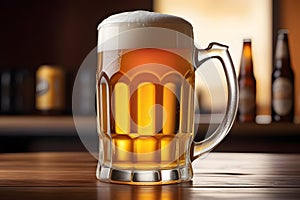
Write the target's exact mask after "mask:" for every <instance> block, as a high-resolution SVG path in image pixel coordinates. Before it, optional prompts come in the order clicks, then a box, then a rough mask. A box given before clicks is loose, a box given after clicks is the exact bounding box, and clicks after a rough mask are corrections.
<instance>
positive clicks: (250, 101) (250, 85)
mask: <svg viewBox="0 0 300 200" xmlns="http://www.w3.org/2000/svg"><path fill="white" fill-rule="evenodd" d="M238 83H239V91H240V99H239V107H238V113H237V120H238V121H240V122H255V117H256V80H255V77H254V73H253V62H252V50H251V39H244V42H243V51H242V57H241V65H240V73H239V77H238Z"/></svg>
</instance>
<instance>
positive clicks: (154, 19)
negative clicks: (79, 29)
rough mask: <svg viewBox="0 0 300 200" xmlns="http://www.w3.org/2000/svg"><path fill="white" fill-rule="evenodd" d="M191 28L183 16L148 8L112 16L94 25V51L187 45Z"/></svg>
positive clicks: (181, 46)
mask: <svg viewBox="0 0 300 200" xmlns="http://www.w3.org/2000/svg"><path fill="white" fill-rule="evenodd" d="M192 40H193V27H192V25H191V24H190V23H189V22H188V21H186V20H184V19H183V18H180V17H177V16H173V15H167V14H160V13H156V12H149V11H142V10H140V11H132V12H123V13H119V14H115V15H112V16H110V17H108V18H106V19H105V20H103V21H102V22H101V23H100V24H99V26H98V52H99V51H103V50H115V49H130V48H144V47H145V48H190V47H191V43H193V42H192Z"/></svg>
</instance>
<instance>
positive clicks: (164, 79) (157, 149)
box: [97, 48, 195, 170]
mask: <svg viewBox="0 0 300 200" xmlns="http://www.w3.org/2000/svg"><path fill="white" fill-rule="evenodd" d="M184 51H186V52H185V53H184ZM189 51H190V50H178V52H180V53H181V54H182V53H184V55H188V52H189ZM98 57H99V72H98V74H97V120H98V133H99V138H100V155H99V162H100V163H101V164H103V165H106V166H112V167H113V168H116V169H141V170H144V169H162V168H163V169H171V168H174V167H178V166H182V165H186V164H187V163H188V162H189V148H190V143H191V140H192V136H193V115H194V112H193V110H194V104H193V103H194V96H193V95H194V80H195V75H194V69H193V66H192V65H191V62H190V61H189V60H188V59H183V57H181V56H179V55H177V54H176V53H174V50H173V52H170V51H169V50H162V49H151V48H148V49H147V48H146V49H137V50H116V51H107V52H101V53H99V55H98Z"/></svg>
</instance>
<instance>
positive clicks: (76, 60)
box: [0, 0, 152, 73]
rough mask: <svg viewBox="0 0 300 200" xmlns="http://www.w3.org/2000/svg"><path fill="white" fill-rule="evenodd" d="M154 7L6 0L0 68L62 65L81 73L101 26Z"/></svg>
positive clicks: (134, 2)
mask: <svg viewBox="0 0 300 200" xmlns="http://www.w3.org/2000/svg"><path fill="white" fill-rule="evenodd" d="M137 9H144V10H152V0H142V1H141V0H130V1H124V0H109V1H108V0H107V1H104V0H88V1H86V0H51V1H50V0H48V1H46V0H27V1H24V0H1V1H0V24H1V33H0V38H1V44H0V55H1V56H0V57H1V61H0V68H1V69H4V68H5V69H6V68H28V69H36V68H37V67H38V66H39V65H41V64H60V65H62V66H63V67H64V68H65V69H66V70H67V71H72V72H73V73H74V71H77V69H78V67H79V66H80V64H81V62H82V61H83V59H84V58H85V56H86V55H87V54H88V53H89V52H90V50H92V49H93V48H94V47H95V46H96V44H97V25H98V23H100V22H101V21H102V20H103V19H104V18H106V17H107V16H109V15H111V14H113V13H117V12H122V11H129V10H137Z"/></svg>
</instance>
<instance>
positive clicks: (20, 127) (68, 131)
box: [0, 116, 76, 136]
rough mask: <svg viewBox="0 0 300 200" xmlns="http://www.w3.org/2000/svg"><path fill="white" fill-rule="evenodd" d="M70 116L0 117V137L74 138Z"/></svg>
mask: <svg viewBox="0 0 300 200" xmlns="http://www.w3.org/2000/svg"><path fill="white" fill-rule="evenodd" d="M75 134H76V129H75V126H74V121H73V118H72V117H70V116H1V117H0V136H43V135H45V136H47V135H53V136H61V135H62V136H74V135H75Z"/></svg>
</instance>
